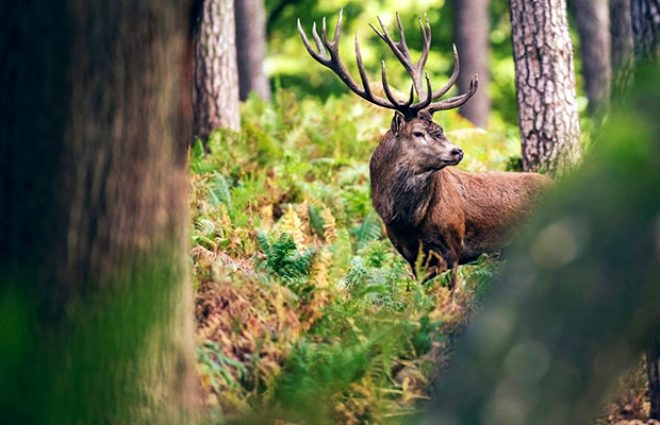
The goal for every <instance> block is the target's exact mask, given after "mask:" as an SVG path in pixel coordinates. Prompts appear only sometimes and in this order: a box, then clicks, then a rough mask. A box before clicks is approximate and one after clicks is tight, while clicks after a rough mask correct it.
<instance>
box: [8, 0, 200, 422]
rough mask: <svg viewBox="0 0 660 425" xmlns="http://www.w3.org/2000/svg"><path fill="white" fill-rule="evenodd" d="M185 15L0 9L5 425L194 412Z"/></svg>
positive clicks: (158, 8) (152, 5)
mask: <svg viewBox="0 0 660 425" xmlns="http://www.w3.org/2000/svg"><path fill="white" fill-rule="evenodd" d="M188 8H189V5H188V2H186V1H171V2H162V1H158V0H143V1H134V0H131V1H127V0H97V1H77V0H61V1H53V2H37V3H33V2H4V3H3V4H2V6H0V14H1V15H2V16H3V17H5V18H6V19H7V21H6V22H5V24H4V25H2V26H1V27H0V52H2V53H1V54H2V55H3V57H2V60H1V61H0V92H2V96H0V120H2V122H1V124H0V139H1V140H2V143H1V144H0V150H1V152H0V173H2V180H3V184H2V185H0V186H2V189H1V190H0V205H2V207H1V208H0V234H2V235H3V236H2V238H0V251H1V252H2V254H1V255H0V282H2V285H3V286H2V287H0V323H1V325H0V327H1V328H2V332H3V338H2V342H1V343H0V345H2V348H0V393H2V400H1V401H0V406H1V407H2V412H3V413H2V416H3V419H2V420H3V422H6V423H23V424H41V423H43V424H46V423H49V424H50V423H57V424H78V423H84V424H99V423H105V424H122V423H135V424H148V423H166V422H171V423H176V422H179V423H180V422H183V421H184V420H185V419H184V416H185V415H184V413H183V412H184V411H185V409H186V406H188V407H190V406H191V405H192V403H193V401H192V400H193V399H194V396H195V391H194V387H195V374H194V368H193V355H192V354H193V353H192V347H193V344H194V342H193V338H192V293H191V289H190V287H189V285H188V284H187V279H186V275H187V273H186V272H185V264H186V262H185V252H186V251H185V241H186V239H187V238H186V232H185V230H186V227H187V225H186V222H187V215H186V205H187V202H186V198H187V196H186V186H187V184H186V181H187V178H186V143H185V140H186V139H187V137H186V135H188V134H189V133H190V130H191V126H190V123H189V122H186V121H185V118H184V117H186V116H187V114H186V113H185V111H184V109H186V108H190V107H191V105H190V103H188V104H185V99H184V90H182V87H186V88H187V87H191V85H192V84H191V81H190V80H187V81H186V80H185V79H184V76H185V73H184V68H185V66H184V63H183V56H184V48H185V46H186V43H187V41H190V40H187V33H186V26H187V22H186V15H187V13H188ZM6 52H12V57H11V59H9V58H7V57H5V54H6ZM8 306H9V308H8ZM6 338H8V339H6ZM5 344H9V345H5ZM7 347H11V350H10V351H7V350H6V348H7Z"/></svg>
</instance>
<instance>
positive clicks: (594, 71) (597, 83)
mask: <svg viewBox="0 0 660 425" xmlns="http://www.w3.org/2000/svg"><path fill="white" fill-rule="evenodd" d="M572 4H573V11H574V15H575V21H576V23H577V29H578V33H579V34H580V53H581V55H582V76H583V77H584V85H585V91H586V93H587V98H588V99H589V107H588V109H589V113H590V115H592V116H595V117H599V116H602V115H603V114H604V113H605V112H606V111H607V108H608V105H609V100H610V81H611V79H612V72H611V70H612V65H611V61H610V51H611V39H610V15H609V2H608V0H573V2H572Z"/></svg>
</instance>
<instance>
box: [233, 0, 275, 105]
mask: <svg viewBox="0 0 660 425" xmlns="http://www.w3.org/2000/svg"><path fill="white" fill-rule="evenodd" d="M234 8H235V11H236V57H237V62H238V83H239V98H240V99H241V100H245V99H247V97H248V95H249V94H250V92H254V93H255V94H256V95H257V96H259V97H261V98H262V99H264V100H266V101H270V84H269V82H268V78H267V77H266V74H265V73H264V59H265V58H266V50H267V44H266V11H265V10H264V2H263V0H236V1H235V2H234Z"/></svg>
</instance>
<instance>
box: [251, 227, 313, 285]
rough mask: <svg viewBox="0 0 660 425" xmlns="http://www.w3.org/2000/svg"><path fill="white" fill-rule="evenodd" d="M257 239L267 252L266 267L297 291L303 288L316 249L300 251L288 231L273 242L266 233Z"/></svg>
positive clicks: (265, 252)
mask: <svg viewBox="0 0 660 425" xmlns="http://www.w3.org/2000/svg"><path fill="white" fill-rule="evenodd" d="M257 239H258V241H259V244H260V246H261V249H262V250H263V251H264V254H266V261H265V266H266V269H267V270H268V271H269V272H270V273H271V274H274V275H276V276H279V277H280V278H281V279H282V281H284V282H285V283H287V284H288V285H289V286H290V287H291V288H292V289H294V290H295V291H296V292H300V291H301V290H303V289H304V288H303V286H304V280H303V281H301V278H304V277H306V276H309V275H310V271H311V266H312V262H313V260H314V254H315V250H313V249H306V250H304V251H302V252H299V251H298V247H297V246H296V243H295V241H294V240H293V238H292V237H291V235H289V234H288V233H282V234H281V235H280V237H279V238H278V239H277V240H276V241H275V242H273V243H271V242H270V241H269V240H268V238H267V237H266V236H265V235H264V234H259V235H258V236H257Z"/></svg>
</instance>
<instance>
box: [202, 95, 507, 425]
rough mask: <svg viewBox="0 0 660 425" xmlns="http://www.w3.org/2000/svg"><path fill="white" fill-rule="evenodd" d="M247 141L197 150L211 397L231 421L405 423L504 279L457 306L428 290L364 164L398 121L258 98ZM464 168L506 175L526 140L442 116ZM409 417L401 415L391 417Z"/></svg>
mask: <svg viewBox="0 0 660 425" xmlns="http://www.w3.org/2000/svg"><path fill="white" fill-rule="evenodd" d="M242 117H243V118H242V119H243V122H242V124H243V129H244V130H243V131H242V132H241V133H238V134H237V133H230V132H217V133H215V134H213V135H212V136H211V139H210V143H209V144H208V147H207V149H208V153H207V154H204V150H203V149H202V147H201V146H200V145H196V146H195V147H194V148H193V150H192V151H191V170H192V180H193V188H194V190H193V196H192V200H191V204H192V210H193V217H192V222H193V223H194V226H193V228H192V240H193V249H192V254H193V255H192V257H193V272H194V276H193V282H194V285H195V287H196V288H197V289H198V301H197V302H198V307H197V318H198V322H199V325H198V341H199V347H198V359H199V364H200V375H201V376H202V382H203V387H204V392H205V394H206V397H205V399H206V400H207V404H208V405H209V406H217V408H218V409H219V410H220V411H222V416H223V417H225V418H226V419H227V420H229V421H230V422H250V423H272V422H273V421H275V418H278V419H282V420H289V421H292V422H294V423H306V424H314V423H319V424H328V423H365V422H370V423H398V422H400V420H399V419H402V418H405V417H410V415H411V414H413V413H414V412H415V411H416V409H417V403H416V401H417V400H420V399H422V398H424V397H426V396H427V395H428V392H429V388H428V385H429V376H430V374H431V372H432V370H433V366H432V365H433V364H434V362H435V360H436V356H437V355H438V353H440V352H441V351H442V347H443V346H444V344H446V341H447V339H448V335H449V334H450V333H451V332H453V331H454V330H455V329H457V328H459V327H460V326H462V325H461V324H462V323H463V322H464V321H465V320H466V317H467V316H468V315H469V312H470V311H471V310H472V309H473V307H474V294H477V296H478V295H479V294H480V293H481V292H483V288H485V287H486V286H487V282H488V280H489V278H490V277H491V275H492V274H493V266H492V262H491V261H490V260H489V259H487V258H484V259H482V260H481V261H480V262H478V263H477V264H476V265H472V266H466V267H461V269H460V273H461V276H462V278H463V285H461V292H460V293H459V294H457V295H456V297H455V298H454V299H452V298H451V297H450V296H449V294H448V292H447V290H446V289H444V288H442V287H441V282H442V278H441V279H436V281H434V282H431V283H429V284H427V285H421V284H420V283H419V282H417V281H416V280H415V279H414V277H413V275H412V273H411V270H410V267H409V266H408V264H407V263H406V262H405V261H404V260H403V259H402V257H401V256H400V255H399V254H398V253H396V252H395V250H394V248H393V247H392V244H391V243H390V241H389V240H388V239H387V236H386V235H385V234H384V231H383V227H382V223H381V221H380V219H379V217H378V215H377V214H376V212H375V211H374V210H373V207H372V205H371V199H370V193H369V170H368V159H369V156H370V154H371V151H372V150H373V148H374V147H375V145H376V143H377V141H378V138H379V135H380V134H382V133H383V132H384V131H385V130H386V129H387V128H388V127H389V120H390V119H391V113H389V112H387V111H381V110H376V109H373V108H371V107H369V106H366V105H365V104H364V103H362V102H356V101H355V99H354V98H353V97H351V96H342V97H336V98H334V97H333V98H329V99H328V100H327V101H325V102H319V101H317V100H314V99H300V98H298V97H296V95H295V94H293V93H292V92H290V91H285V90H280V91H278V92H277V94H276V96H275V103H274V105H269V104H265V103H263V102H261V101H259V100H258V99H255V98H250V99H249V100H248V101H247V102H246V103H245V104H244V105H243V111H242ZM437 118H438V120H439V121H440V122H441V123H442V124H443V125H444V126H446V127H447V129H448V134H449V137H451V138H452V140H453V141H454V142H455V143H457V144H458V145H460V146H461V147H463V148H464V150H465V151H466V159H465V160H464V162H463V163H462V164H461V165H460V166H461V167H462V168H464V169H469V170H484V169H504V168H505V166H506V165H507V161H508V160H509V158H510V157H511V156H513V155H515V153H516V150H517V149H518V146H517V142H516V140H515V138H514V137H513V136H512V134H515V129H511V128H510V127H506V125H505V124H503V123H501V122H499V123H495V124H494V125H493V127H494V130H493V131H490V132H488V133H485V132H483V131H480V130H478V129H474V128H472V127H471V125H470V124H469V123H468V122H467V121H465V120H464V119H462V118H461V117H460V116H459V115H458V114H457V113H456V112H455V111H452V112H448V113H444V114H442V115H439V116H438V117H437ZM395 418H398V419H395Z"/></svg>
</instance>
